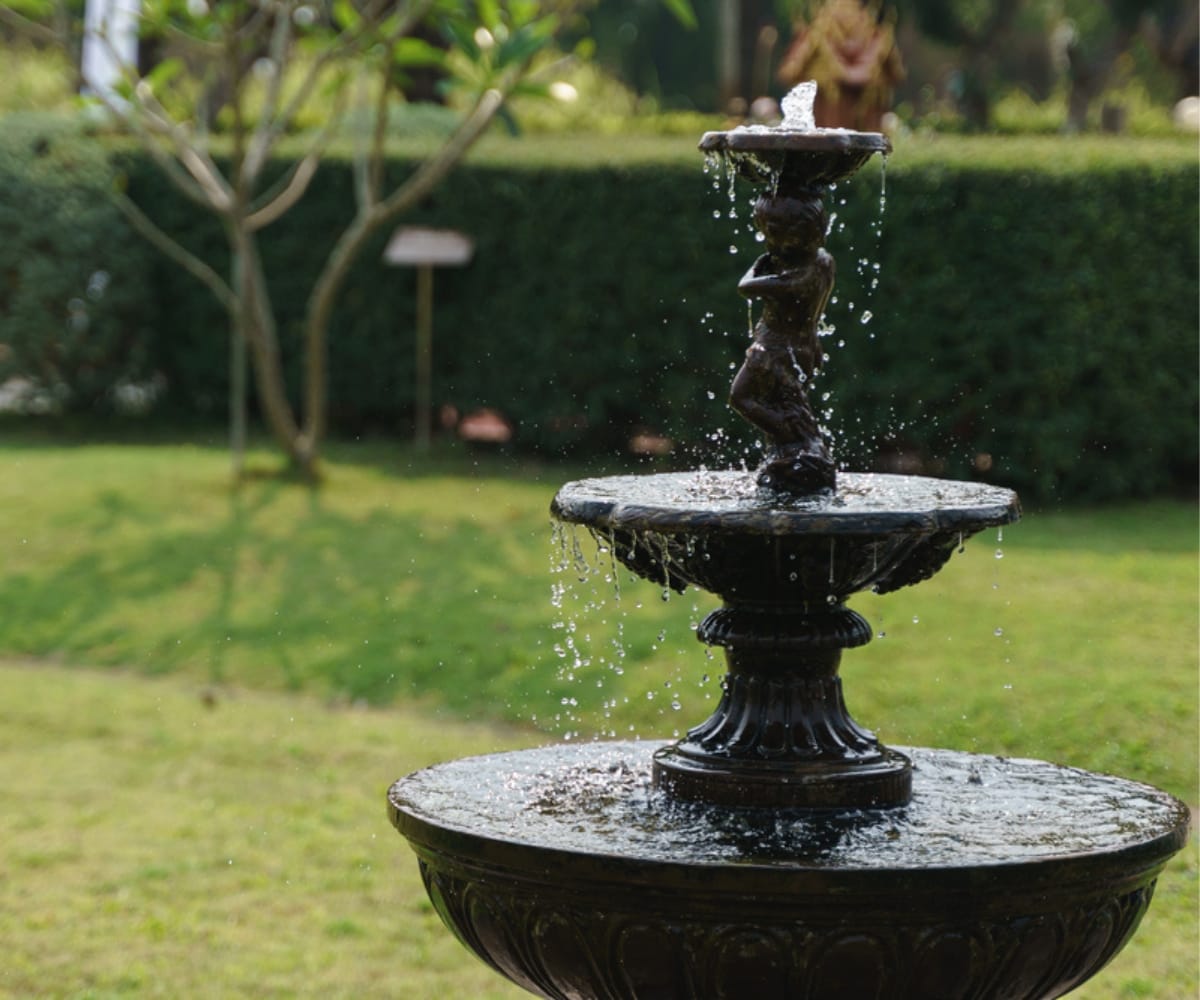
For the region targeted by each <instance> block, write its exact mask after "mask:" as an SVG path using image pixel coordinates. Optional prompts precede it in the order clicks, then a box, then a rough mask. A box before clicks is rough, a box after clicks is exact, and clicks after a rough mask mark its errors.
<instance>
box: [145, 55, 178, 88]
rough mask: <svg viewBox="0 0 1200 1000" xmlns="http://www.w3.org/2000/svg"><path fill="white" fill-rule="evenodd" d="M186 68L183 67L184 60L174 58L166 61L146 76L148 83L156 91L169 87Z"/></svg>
mask: <svg viewBox="0 0 1200 1000" xmlns="http://www.w3.org/2000/svg"><path fill="white" fill-rule="evenodd" d="M185 68H186V67H185V66H184V65H183V60H182V59H178V58H175V57H172V58H170V59H164V60H163V61H162V62H160V63H159V64H158V65H157V66H155V67H154V69H152V70H151V71H150V72H149V73H147V74H146V82H147V83H149V84H150V86H151V87H153V88H154V89H155V90H156V91H157V90H159V89H160V88H163V87H165V86H167V84H169V83H170V82H171V81H172V80H174V79H175V77H177V76H178V75H179V74H180V73H182V72H183V71H184V69H185Z"/></svg>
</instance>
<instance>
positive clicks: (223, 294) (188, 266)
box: [115, 193, 237, 314]
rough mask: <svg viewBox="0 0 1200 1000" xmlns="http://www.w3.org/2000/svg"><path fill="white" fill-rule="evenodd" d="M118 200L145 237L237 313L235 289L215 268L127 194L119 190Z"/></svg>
mask: <svg viewBox="0 0 1200 1000" xmlns="http://www.w3.org/2000/svg"><path fill="white" fill-rule="evenodd" d="M115 200H116V203H117V207H118V208H119V209H120V210H121V212H122V213H123V214H124V215H125V217H126V218H127V219H128V220H129V221H130V223H132V225H133V227H134V228H135V229H136V230H137V231H138V232H139V233H141V235H142V236H144V237H145V238H146V239H147V240H149V241H150V242H151V243H152V244H154V246H156V247H157V248H158V249H159V250H161V251H162V252H163V253H164V254H165V255H166V256H167V257H169V258H170V259H171V260H173V261H174V262H175V263H176V264H178V265H179V266H180V267H182V268H183V269H184V270H185V271H187V272H188V274H190V275H192V276H193V277H194V278H197V279H198V280H200V281H202V282H203V283H204V284H205V285H207V286H208V288H209V290H210V291H211V292H212V293H213V295H215V296H216V297H217V300H218V301H219V302H220V303H221V305H223V306H224V307H225V308H226V309H227V310H228V311H229V312H230V313H231V314H232V313H234V312H235V310H236V307H237V297H236V296H235V295H234V292H233V289H231V288H230V287H229V285H228V284H227V283H226V282H225V280H224V279H223V278H222V277H221V276H220V275H219V274H217V272H216V271H214V270H213V269H212V268H211V267H209V266H208V265H207V264H206V263H204V261H202V260H201V259H200V258H199V257H197V256H196V255H195V254H193V253H192V252H191V251H190V250H188V249H187V248H186V247H185V246H183V245H182V244H181V243H179V242H178V241H177V240H175V239H173V238H172V237H171V236H169V235H167V234H166V233H165V232H163V230H162V229H160V228H159V227H158V226H157V225H156V224H155V223H154V221H153V220H151V219H150V217H149V216H148V215H146V213H145V212H143V211H142V210H141V209H140V208H138V207H137V205H136V204H135V203H134V202H133V200H132V199H131V198H130V197H129V196H128V195H125V194H120V193H117V194H116V195H115Z"/></svg>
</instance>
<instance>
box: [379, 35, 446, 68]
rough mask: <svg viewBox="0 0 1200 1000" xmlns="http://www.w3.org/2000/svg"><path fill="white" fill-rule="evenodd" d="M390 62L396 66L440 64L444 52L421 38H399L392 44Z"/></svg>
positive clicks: (443, 59)
mask: <svg viewBox="0 0 1200 1000" xmlns="http://www.w3.org/2000/svg"><path fill="white" fill-rule="evenodd" d="M392 62H393V63H394V64H395V65H397V66H441V65H443V64H444V63H445V62H446V53H445V52H444V51H443V50H442V49H439V48H438V47H437V46H436V45H430V44H429V42H427V41H425V40H424V39H423V38H401V39H400V41H398V42H397V43H396V44H395V45H393V46H392Z"/></svg>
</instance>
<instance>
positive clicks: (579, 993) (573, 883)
mask: <svg viewBox="0 0 1200 1000" xmlns="http://www.w3.org/2000/svg"><path fill="white" fill-rule="evenodd" d="M660 748H661V745H660V744H659V743H656V742H618V743H591V744H579V745H559V746H553V747H546V748H541V749H536V750H525V751H516V752H512V753H502V754H493V755H490V756H486V757H476V758H468V759H464V760H458V761H452V762H450V763H447V764H440V765H436V766H434V767H432V768H428V769H426V770H424V771H420V772H417V773H416V774H414V775H410V776H409V777H407V778H405V779H402V780H401V781H399V782H397V783H396V784H395V785H394V786H393V787H392V789H391V791H390V793H389V811H390V815H391V818H392V822H393V823H394V825H395V826H396V827H397V829H398V830H399V831H400V832H401V833H402V834H403V835H404V836H405V837H406V838H408V840H409V841H410V844H411V846H412V847H413V849H414V850H415V852H416V854H417V856H418V859H419V864H420V870H421V874H422V877H423V879H424V882H425V885H426V888H427V890H428V892H429V896H430V898H431V899H432V901H433V903H434V906H435V907H436V909H437V911H438V913H439V914H440V916H441V917H442V919H443V920H444V921H445V922H446V924H447V925H448V926H449V927H450V928H451V929H452V930H453V931H454V933H455V934H456V935H457V936H458V937H459V939H460V940H461V941H462V942H463V943H464V944H465V945H466V946H467V947H468V948H470V949H471V950H472V951H474V952H475V954H476V955H478V956H479V957H480V958H482V959H483V960H484V961H485V962H487V963H488V964H490V965H491V966H493V967H494V968H495V969H496V970H498V971H499V972H500V973H502V974H503V975H505V976H506V977H507V978H509V979H510V980H512V981H513V982H515V983H517V984H518V985H520V986H522V987H524V988H525V989H528V990H530V991H532V992H534V993H536V994H538V995H540V996H544V997H552V998H560V1000H562V998H591V1000H617V998H620V1000H646V998H678V1000H702V998H703V1000H714V998H726V1000H776V998H779V1000H782V998H784V997H787V998H799V1000H804V998H810V1000H818V998H847V997H854V998H867V997H871V998H879V1000H885V998H886V1000H902V998H920V1000H948V998H958V1000H969V998H975V1000H983V998H998V997H1004V998H1008V1000H1020V998H1030V1000H1032V998H1043V997H1055V996H1060V995H1062V994H1063V993H1065V992H1067V991H1068V990H1070V989H1073V988H1074V987H1075V986H1076V985H1078V984H1079V983H1081V982H1083V981H1084V980H1085V979H1087V978H1088V977H1089V976H1091V975H1092V974H1093V973H1094V972H1095V971H1096V970H1097V969H1098V968H1100V966H1102V965H1103V964H1104V963H1105V962H1106V961H1107V960H1108V959H1109V958H1110V957H1111V956H1112V955H1113V954H1115V952H1116V951H1117V950H1119V949H1120V948H1121V947H1122V946H1123V945H1124V943H1125V942H1126V941H1127V940H1128V938H1129V936H1130V935H1131V934H1132V933H1133V931H1134V929H1135V928H1136V926H1137V923H1138V921H1139V920H1140V919H1141V916H1142V914H1143V913H1144V912H1145V910H1146V908H1147V907H1148V905H1149V903H1150V898H1151V895H1152V893H1153V890H1154V884H1155V880H1156V878H1157V876H1158V874H1159V872H1160V871H1161V869H1162V867H1163V865H1164V864H1165V863H1166V861H1167V859H1168V858H1169V857H1170V855H1171V854H1173V853H1174V852H1175V851H1177V850H1178V849H1179V848H1180V847H1181V846H1182V845H1183V844H1184V843H1185V840H1186V833H1187V822H1188V820H1187V809H1186V807H1185V806H1183V805H1182V803H1179V802H1178V801H1176V800H1174V799H1173V798H1171V797H1170V796H1168V795H1166V794H1165V793H1162V792H1159V791H1157V790H1156V789H1153V788H1150V787H1148V786H1145V785H1141V784H1138V783H1136V782H1131V781H1126V780H1123V779H1119V778H1111V777H1107V776H1101V775H1095V774H1090V773H1088V772H1084V771H1078V770H1075V769H1071V768H1063V767H1057V766H1055V765H1051V764H1047V763H1044V762H1041V761H1026V760H1006V759H1002V758H997V757H984V756H979V755H973V754H965V753H958V752H954V751H946V750H925V749H913V748H906V749H905V753H906V754H908V755H909V756H911V758H912V760H913V764H914V769H915V774H914V779H915V780H914V795H913V799H912V802H911V803H910V804H909V805H908V806H906V807H904V808H903V809H901V810H891V811H873V810H850V811H844V812H840V813H829V812H815V813H814V812H812V811H808V810H779V809H770V810H761V809H759V810H754V809H750V810H746V809H741V810H739V809H728V808H713V807H704V806H696V805H689V804H684V803H680V802H677V801H674V800H672V799H671V798H670V797H669V796H666V795H664V794H663V793H662V792H661V791H659V790H657V789H655V788H654V786H653V783H652V780H651V776H650V773H651V765H650V761H651V756H652V754H653V753H654V751H655V750H657V749H660Z"/></svg>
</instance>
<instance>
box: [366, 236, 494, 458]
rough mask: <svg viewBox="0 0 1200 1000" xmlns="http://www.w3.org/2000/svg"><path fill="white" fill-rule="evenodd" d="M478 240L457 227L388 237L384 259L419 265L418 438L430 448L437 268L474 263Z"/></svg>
mask: <svg viewBox="0 0 1200 1000" xmlns="http://www.w3.org/2000/svg"><path fill="white" fill-rule="evenodd" d="M474 253H475V244H474V242H473V241H472V240H471V238H470V237H469V236H467V235H465V234H464V233H460V232H458V231H457V230H454V229H428V228H424V227H419V226H403V227H401V228H400V229H397V230H396V231H395V232H394V233H393V234H392V238H391V239H390V240H388V245H387V249H386V250H384V252H383V259H384V260H385V261H387V262H388V263H389V264H393V265H395V266H397V267H415V268H416V269H417V346H416V373H417V374H416V387H415V402H414V406H415V410H416V417H415V425H416V433H415V441H416V443H417V447H418V448H422V449H425V448H428V447H429V439H430V414H431V412H432V410H433V269H434V268H435V267H463V266H465V265H466V264H468V263H470V260H471V257H472V255H473V254H474Z"/></svg>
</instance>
